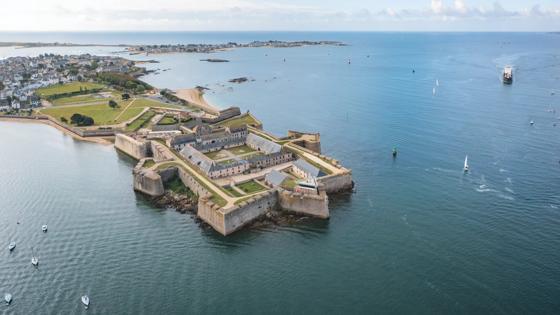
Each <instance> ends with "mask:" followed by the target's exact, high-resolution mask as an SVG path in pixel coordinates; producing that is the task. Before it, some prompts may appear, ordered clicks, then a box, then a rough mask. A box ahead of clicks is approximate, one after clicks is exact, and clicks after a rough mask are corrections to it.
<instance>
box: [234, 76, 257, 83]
mask: <svg viewBox="0 0 560 315" xmlns="http://www.w3.org/2000/svg"><path fill="white" fill-rule="evenodd" d="M247 81H249V79H248V78H247V77H240V78H235V79H231V80H229V81H228V82H230V83H244V82H247ZM252 81H254V80H252Z"/></svg>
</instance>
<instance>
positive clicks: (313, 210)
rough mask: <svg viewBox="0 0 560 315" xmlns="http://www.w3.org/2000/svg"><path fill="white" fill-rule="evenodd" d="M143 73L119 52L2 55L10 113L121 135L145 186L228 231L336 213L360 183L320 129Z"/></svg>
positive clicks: (3, 97) (91, 133) (109, 137)
mask: <svg viewBox="0 0 560 315" xmlns="http://www.w3.org/2000/svg"><path fill="white" fill-rule="evenodd" d="M143 73H145V69H144V68H142V67H139V65H137V64H136V63H135V62H134V61H130V60H126V59H123V58H119V57H99V56H91V55H77V56H59V55H50V54H47V55H41V56H38V57H34V58H20V57H17V58H8V59H5V60H1V61H0V82H1V83H2V84H1V85H0V105H1V106H0V119H20V120H22V119H25V120H26V121H33V122H44V123H48V124H50V125H53V126H55V127H57V128H59V129H61V130H63V131H65V132H67V133H69V134H71V135H73V136H75V137H77V138H79V139H84V140H95V141H101V140H103V141H106V142H107V143H114V146H115V148H116V149H117V150H119V151H120V152H123V153H125V154H126V155H128V156H130V157H132V158H134V159H136V160H137V161H138V163H137V164H136V166H135V167H134V169H133V187H134V189H135V190H136V191H138V192H140V193H143V194H145V195H147V196H150V197H152V198H155V199H157V200H159V201H161V200H162V199H161V198H163V197H166V198H167V197H169V195H170V194H171V196H172V198H171V199H172V200H171V203H173V200H175V201H176V200H180V201H181V202H182V203H183V204H185V203H186V204H187V208H190V210H192V211H194V212H195V213H196V215H197V216H198V217H199V218H200V219H201V220H202V221H204V222H206V223H207V224H208V225H210V226H211V227H212V228H214V229H215V230H216V231H217V232H219V233H221V234H223V235H229V234H231V233H233V232H235V231H237V230H239V229H241V228H243V227H244V226H247V225H248V224H250V223H251V222H253V221H255V220H258V219H259V218H262V217H269V216H274V215H276V214H277V213H281V212H286V213H297V214H299V215H306V216H313V217H318V218H322V219H327V218H329V216H330V214H329V208H328V200H329V199H328V198H329V197H328V194H332V193H337V192H342V191H347V190H351V189H352V187H353V181H352V173H351V170H349V169H346V168H344V167H343V166H342V165H341V164H340V162H339V161H337V160H335V159H333V158H331V157H328V156H326V155H323V154H322V152H321V140H320V135H319V134H318V133H308V132H298V131H288V133H287V135H286V136H284V137H277V136H274V135H271V134H269V133H267V132H266V131H265V130H264V129H263V125H262V123H261V122H260V121H259V120H258V119H257V118H256V117H254V116H253V115H252V114H251V113H249V112H245V113H242V112H241V110H240V109H239V108H238V107H230V108H226V109H220V108H217V107H216V106H214V105H213V104H210V103H208V102H206V101H205V100H204V97H203V93H204V91H205V89H204V88H201V87H199V88H194V89H184V90H178V91H170V90H166V89H164V90H158V89H156V88H154V87H152V86H150V85H149V84H147V83H145V82H143V81H141V80H140V79H139V77H140V76H142V74H143ZM170 192H171V193H170ZM167 199H169V198H167ZM167 199H165V200H167Z"/></svg>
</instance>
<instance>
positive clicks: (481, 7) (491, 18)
mask: <svg viewBox="0 0 560 315" xmlns="http://www.w3.org/2000/svg"><path fill="white" fill-rule="evenodd" d="M275 30H278V31H280V30H285V31H560V0H535V1H531V0H496V1H494V0H95V1H91V0H88V1H83V0H3V1H2V18H0V31H275Z"/></svg>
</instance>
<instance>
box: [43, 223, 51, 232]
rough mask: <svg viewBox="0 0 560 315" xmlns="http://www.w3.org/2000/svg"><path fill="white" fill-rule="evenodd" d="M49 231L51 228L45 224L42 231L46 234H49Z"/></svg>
mask: <svg viewBox="0 0 560 315" xmlns="http://www.w3.org/2000/svg"><path fill="white" fill-rule="evenodd" d="M48 229H49V227H48V226H47V225H46V224H44V225H43V226H42V227H41V230H42V231H43V232H45V233H46V232H47V230H48Z"/></svg>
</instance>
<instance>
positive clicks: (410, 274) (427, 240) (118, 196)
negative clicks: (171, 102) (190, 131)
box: [0, 33, 560, 314]
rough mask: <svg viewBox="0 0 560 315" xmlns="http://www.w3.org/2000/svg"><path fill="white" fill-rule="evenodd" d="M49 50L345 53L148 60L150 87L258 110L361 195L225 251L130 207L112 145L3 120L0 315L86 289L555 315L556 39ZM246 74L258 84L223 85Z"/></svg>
mask: <svg viewBox="0 0 560 315" xmlns="http://www.w3.org/2000/svg"><path fill="white" fill-rule="evenodd" d="M8 35H9V36H16V35H14V34H8ZM8 35H6V34H0V40H5V38H6V36H8ZM22 36H23V35H21V34H19V35H17V37H18V38H22ZM29 36H30V37H29V38H34V37H33V36H38V35H33V36H31V35H29ZM49 36H52V37H50V38H62V39H60V41H73V40H72V39H73V38H78V37H79V38H81V40H82V41H83V42H99V41H97V40H95V41H94V39H104V40H105V41H104V42H103V43H107V44H115V43H121V42H127V38H129V37H128V36H130V41H129V42H142V41H143V40H145V41H150V40H152V41H155V38H159V39H158V40H161V41H162V42H165V41H166V40H168V41H169V42H180V41H186V42H202V41H204V42H223V41H226V40H227V41H229V40H235V41H250V40H253V39H269V38H272V39H276V38H278V39H327V40H341V41H344V42H346V43H348V44H350V46H346V47H306V48H295V49H241V50H234V51H228V52H222V53H216V54H214V55H213V57H214V56H215V57H217V58H226V59H230V60H231V62H230V63H220V64H213V63H206V62H200V61H199V59H201V57H207V55H204V56H201V55H162V56H150V57H149V58H150V59H154V58H155V59H158V60H159V61H160V63H159V64H153V65H150V66H151V67H154V68H160V69H168V68H170V69H171V70H169V71H165V72H160V73H159V74H153V75H149V76H147V77H145V80H146V81H148V82H149V83H151V84H154V85H156V86H158V87H169V88H180V87H190V86H193V85H207V86H208V87H210V88H211V89H212V90H211V92H210V93H209V94H208V98H209V99H210V100H211V101H212V102H214V103H216V104H219V105H220V106H223V107H225V106H228V105H237V106H240V107H241V108H242V110H250V111H251V112H253V113H255V114H256V115H257V116H258V117H259V118H260V119H261V120H262V121H263V123H264V125H265V127H266V128H267V129H268V130H271V131H272V132H274V133H276V134H284V133H285V132H286V130H287V129H300V130H308V131H318V132H320V133H321V136H322V146H323V150H324V151H325V152H326V153H328V154H329V155H332V156H334V157H336V158H338V159H340V160H341V161H342V162H343V163H344V164H345V165H346V166H348V167H350V168H352V169H353V172H354V180H355V181H356V185H357V191H356V193H355V194H351V195H342V196H337V197H335V198H332V199H331V202H330V208H331V215H332V217H331V219H330V220H329V221H327V222H324V221H317V220H306V221H303V222H300V223H299V224H297V225H295V226H291V227H281V228H275V227H270V228H265V229H259V230H246V231H242V232H240V233H238V234H235V235H233V236H231V237H228V238H224V237H221V236H219V235H217V234H216V233H214V232H212V231H208V230H203V229H201V228H200V227H199V226H198V225H197V224H196V223H195V222H194V220H193V219H192V218H191V217H190V216H188V215H180V214H177V213H175V212H174V211H169V210H168V211H165V210H158V209H153V208H152V207H151V206H150V205H149V204H147V203H146V201H145V200H144V199H143V198H142V197H141V196H137V195H135V194H134V193H133V192H132V188H131V186H132V184H131V168H132V166H133V162H132V161H130V160H128V159H126V158H125V157H122V156H119V155H118V154H117V153H116V152H115V151H114V150H113V149H112V148H111V147H105V146H100V145H96V144H89V143H81V142H76V141H74V140H72V139H71V138H69V137H67V136H64V135H62V134H60V133H59V132H58V131H57V130H55V129H52V128H50V127H48V126H43V125H31V124H16V123H6V122H0V148H2V150H0V165H2V168H0V217H1V218H2V220H1V221H0V239H4V240H5V241H6V242H5V243H6V246H7V243H8V242H9V240H11V239H13V240H15V241H16V242H17V243H18V247H17V248H16V250H15V251H14V252H13V253H12V254H10V253H8V251H7V249H6V250H3V251H0V293H2V292H4V291H6V292H11V293H12V294H13V295H14V302H13V304H12V305H11V306H9V307H5V306H4V305H1V306H0V311H2V312H8V313H14V314H30V313H78V312H82V309H83V308H82V307H81V306H80V304H79V297H80V296H81V295H82V294H84V292H87V293H88V294H89V296H90V298H91V300H92V307H91V308H90V309H89V310H88V311H87V312H89V313H114V314H120V313H131V314H132V313H145V314H152V313H155V312H162V313H172V314H180V313H185V312H189V313H218V312H220V313H225V312H228V313H240V314H241V313H242V314H246V313H318V314H319V313H321V314H323V313H398V314H402V313H414V314H434V313H444V314H449V313H454V314H467V313H468V314H471V313H487V314H525V313H536V314H555V313H558V312H560V302H558V301H559V300H558V296H560V282H559V280H560V263H559V261H560V252H559V251H558V248H560V212H559V211H560V163H559V161H560V150H559V149H560V137H559V133H560V120H558V117H559V116H560V75H559V73H560V40H559V38H560V37H558V35H554V34H544V33H543V34H533V33H520V34H403V33H373V34H372V33H291V34H290V33H280V34H271V33H194V34H193V33H165V34H153V33H149V34H139V35H131V34H122V33H111V34H104V35H103V36H101V35H99V34H93V35H87V34H86V35H84V34H78V35H76V34H50V35H49ZM87 36H93V37H89V38H88V37H87ZM96 36H97V37H96ZM275 36H276V37H275ZM168 38H169V39H168ZM197 39H198V40H197ZM29 40H31V39H29ZM45 41H46V40H45ZM152 41H151V42H152ZM83 49H84V51H85V50H86V48H83ZM87 49H94V50H98V51H102V53H111V52H112V51H114V49H112V48H109V47H105V48H99V47H97V48H87ZM6 51H8V50H7V49H4V50H0V56H6V54H8V53H6ZM11 53H12V52H9V54H11ZM17 53H18V54H35V53H37V51H36V50H32V49H29V50H28V49H21V50H18V52H17ZM3 54H4V55H3ZM368 55H369V58H368ZM134 58H144V57H141V56H135V57H134ZM284 58H286V62H283V59H284ZM349 58H350V59H351V64H348V62H347V61H348V59H349ZM505 64H512V65H514V67H515V77H514V84H513V85H512V86H504V85H502V84H501V82H500V80H499V76H500V72H501V69H502V67H503V66H504V65H505ZM412 69H415V70H416V73H415V74H412ZM239 76H248V77H250V78H252V79H254V81H252V82H248V83H245V84H240V85H237V84H230V83H228V82H227V80H229V79H231V78H235V77H239ZM436 80H438V81H439V87H437V88H436V94H435V95H433V94H432V89H433V88H434V87H435V86H436V84H435V81H436ZM553 93H554V94H553ZM551 109H555V110H556V112H552V111H551ZM531 120H533V121H534V122H535V124H534V125H533V126H531V125H530V124H529V122H530V121H531ZM555 123H558V124H559V126H554V124H555ZM394 146H396V147H398V149H399V156H398V158H397V159H396V160H393V159H392V158H391V149H392V148H393V147H394ZM467 154H468V155H469V161H470V166H471V172H470V173H469V174H467V175H464V174H463V173H462V165H463V160H464V157H465V155H467ZM17 221H20V224H19V225H17V224H16V222H17ZM45 223H47V224H49V232H48V233H47V234H43V233H41V231H40V226H41V225H42V224H45ZM31 246H33V247H34V248H35V249H36V250H37V252H38V256H39V258H40V266H39V269H38V270H34V269H33V268H32V266H31V264H30V263H29V260H30V247H31Z"/></svg>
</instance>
